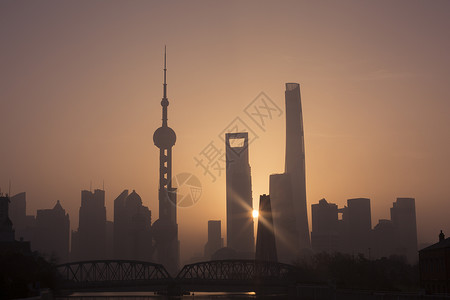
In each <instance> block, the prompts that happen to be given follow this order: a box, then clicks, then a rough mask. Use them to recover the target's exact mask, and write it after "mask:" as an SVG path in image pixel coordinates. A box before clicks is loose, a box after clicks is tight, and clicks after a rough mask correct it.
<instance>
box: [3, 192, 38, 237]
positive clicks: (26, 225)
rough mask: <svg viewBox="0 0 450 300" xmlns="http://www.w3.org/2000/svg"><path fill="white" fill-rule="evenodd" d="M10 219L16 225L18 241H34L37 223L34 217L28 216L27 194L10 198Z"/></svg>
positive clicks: (23, 193)
mask: <svg viewBox="0 0 450 300" xmlns="http://www.w3.org/2000/svg"><path fill="white" fill-rule="evenodd" d="M10 200H11V203H10V204H9V217H10V218H11V221H12V222H13V224H14V230H15V231H16V237H17V239H18V240H20V239H23V240H25V241H31V240H32V239H33V230H34V226H35V223H36V218H35V217H34V216H29V215H27V213H26V211H27V209H26V208H27V200H26V193H25V192H22V193H19V194H16V195H14V196H12V197H11V198H10Z"/></svg>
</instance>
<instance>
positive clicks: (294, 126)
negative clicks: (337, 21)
mask: <svg viewBox="0 0 450 300" xmlns="http://www.w3.org/2000/svg"><path fill="white" fill-rule="evenodd" d="M285 100H286V166H285V173H286V174H288V176H289V178H290V181H291V190H292V194H291V195H292V202H293V203H292V204H293V209H294V213H295V223H296V228H297V232H298V243H299V245H298V249H299V250H302V249H305V248H310V240H309V228H308V216H307V213H306V178H305V177H306V176H305V144H304V137H303V117H302V104H301V98H300V85H299V84H298V83H286V92H285Z"/></svg>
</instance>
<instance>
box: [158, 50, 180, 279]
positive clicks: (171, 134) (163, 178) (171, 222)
mask: <svg viewBox="0 0 450 300" xmlns="http://www.w3.org/2000/svg"><path fill="white" fill-rule="evenodd" d="M166 72H167V68H166V49H165V48H164V84H163V98H162V100H161V106H162V126H161V127H159V128H158V129H156V131H155V133H154V134H153V142H154V143H155V146H156V147H158V148H159V191H158V200H159V219H158V220H157V221H156V222H155V223H154V224H153V226H152V228H153V233H154V239H155V242H156V252H157V260H158V262H159V263H160V264H162V265H164V267H165V268H166V269H167V271H168V272H169V273H171V275H175V274H176V272H178V271H179V263H180V242H179V241H178V224H177V190H176V188H173V187H172V181H171V178H172V147H173V146H174V145H175V141H176V139H177V136H176V134H175V131H173V129H172V128H170V127H169V126H168V125H167V107H168V106H169V100H168V99H167V83H166Z"/></svg>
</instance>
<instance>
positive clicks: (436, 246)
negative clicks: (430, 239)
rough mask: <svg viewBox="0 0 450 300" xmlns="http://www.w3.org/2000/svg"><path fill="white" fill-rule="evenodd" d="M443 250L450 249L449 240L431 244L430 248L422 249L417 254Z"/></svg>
mask: <svg viewBox="0 0 450 300" xmlns="http://www.w3.org/2000/svg"><path fill="white" fill-rule="evenodd" d="M443 248H450V238H446V239H443V240H442V241H440V242H438V243H436V244H433V245H431V246H428V247H426V248H423V249H422V250H420V251H419V252H422V251H428V250H435V249H443Z"/></svg>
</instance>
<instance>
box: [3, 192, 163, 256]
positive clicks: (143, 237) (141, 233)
mask: <svg viewBox="0 0 450 300" xmlns="http://www.w3.org/2000/svg"><path fill="white" fill-rule="evenodd" d="M6 199H8V201H10V203H9V202H8V204H9V216H10V219H9V220H10V221H9V222H10V225H8V226H10V227H11V230H7V229H6V227H7V225H4V226H3V227H4V228H5V230H4V232H7V234H6V233H5V234H3V235H2V236H1V239H2V240H14V236H15V237H19V238H20V239H21V240H25V241H28V244H30V243H31V250H33V251H38V252H39V253H41V254H43V255H45V256H47V257H48V258H49V259H55V260H56V261H57V262H58V263H64V262H68V261H85V260H98V259H114V258H115V259H130V260H141V261H152V260H154V258H153V254H154V241H153V237H152V227H151V224H152V223H151V211H150V210H149V209H148V207H146V206H143V205H142V200H141V197H140V196H139V195H138V194H137V193H136V192H135V191H133V192H132V193H130V194H129V193H128V190H125V191H123V192H122V193H121V194H120V195H119V196H118V197H117V198H116V199H115V200H114V221H108V220H107V219H106V207H105V191H103V190H99V189H97V190H95V191H94V192H91V191H86V190H84V191H82V192H81V207H80V214H79V226H78V230H73V231H72V232H70V220H69V214H67V213H66V212H65V210H64V209H63V207H62V205H61V203H60V201H57V202H56V204H55V206H54V207H53V208H52V209H39V210H37V213H36V216H28V215H26V194H25V193H20V194H17V195H15V196H13V197H11V198H10V200H9V197H2V203H3V207H6V203H7V200H6ZM4 209H6V211H8V208H4ZM1 211H4V210H1ZM4 218H5V220H6V217H4ZM3 223H5V224H9V223H8V221H3ZM3 227H1V228H3ZM70 233H71V234H70ZM70 237H71V242H69V238H70ZM69 245H70V247H69Z"/></svg>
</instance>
